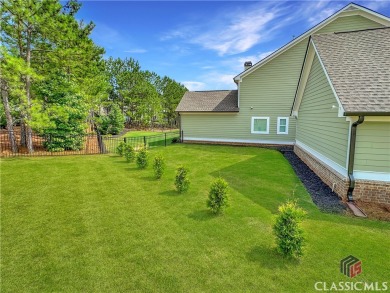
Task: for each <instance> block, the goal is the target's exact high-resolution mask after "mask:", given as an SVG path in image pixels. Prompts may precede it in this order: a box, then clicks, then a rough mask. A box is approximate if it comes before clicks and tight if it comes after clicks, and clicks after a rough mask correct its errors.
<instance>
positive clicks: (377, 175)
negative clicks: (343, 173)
mask: <svg viewBox="0 0 390 293" xmlns="http://www.w3.org/2000/svg"><path fill="white" fill-rule="evenodd" d="M353 176H354V177H355V179H356V180H370V181H385V182H390V173H385V172H371V171H360V170H356V171H354V172H353Z"/></svg>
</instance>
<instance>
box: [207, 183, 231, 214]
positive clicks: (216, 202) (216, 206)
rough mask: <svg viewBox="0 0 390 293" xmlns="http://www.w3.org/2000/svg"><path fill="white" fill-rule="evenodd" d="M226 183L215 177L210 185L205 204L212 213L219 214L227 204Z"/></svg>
mask: <svg viewBox="0 0 390 293" xmlns="http://www.w3.org/2000/svg"><path fill="white" fill-rule="evenodd" d="M227 191H228V184H227V182H226V181H225V180H224V179H222V178H217V179H216V180H215V181H214V182H213V183H212V184H211V187H210V192H209V199H208V200H207V206H208V207H209V208H210V210H211V211H212V212H213V213H214V214H219V213H222V212H223V211H224V209H225V208H226V207H227V206H228V192H227Z"/></svg>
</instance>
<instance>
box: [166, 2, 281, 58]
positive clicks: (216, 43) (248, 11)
mask: <svg viewBox="0 0 390 293" xmlns="http://www.w3.org/2000/svg"><path fill="white" fill-rule="evenodd" d="M279 4H280V3H277V4H274V3H272V2H261V3H260V4H255V5H252V6H249V7H248V6H246V7H245V10H244V9H242V8H237V9H236V10H235V11H228V12H224V13H220V14H217V15H216V16H215V17H214V18H213V19H212V20H206V21H200V23H201V24H195V25H193V24H189V25H181V26H180V28H179V29H175V30H172V31H170V32H167V33H165V34H164V35H163V36H162V37H161V38H160V39H161V40H162V41H166V40H171V39H182V40H184V42H186V43H189V44H195V45H198V46H201V47H203V48H204V49H207V50H212V51H215V52H217V53H218V55H220V56H224V55H232V54H238V53H243V52H246V51H247V50H249V49H250V48H252V47H253V46H255V45H257V44H259V43H261V42H264V41H266V40H267V39H268V38H269V35H270V33H271V32H272V31H273V25H272V23H273V21H274V20H276V19H277V18H278V17H279V16H280V15H281V11H282V10H283V9H282V8H280V5H279Z"/></svg>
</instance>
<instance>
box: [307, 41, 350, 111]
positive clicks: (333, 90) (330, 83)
mask: <svg viewBox="0 0 390 293" xmlns="http://www.w3.org/2000/svg"><path fill="white" fill-rule="evenodd" d="M311 44H312V45H313V48H314V50H315V52H316V54H317V58H318V60H319V61H320V64H321V67H322V70H323V71H324V73H325V76H326V79H327V80H328V83H329V85H330V87H331V89H332V92H333V94H334V96H335V97H336V100H337V103H338V104H339V109H338V110H339V112H338V117H345V116H344V112H345V111H344V108H343V105H342V104H341V102H340V99H339V96H338V95H337V92H336V90H335V88H334V86H333V83H332V80H331V79H330V77H329V74H328V71H326V68H325V65H324V63H323V62H322V60H321V56H320V54H318V51H317V48H316V45H315V44H314V42H313V40H311Z"/></svg>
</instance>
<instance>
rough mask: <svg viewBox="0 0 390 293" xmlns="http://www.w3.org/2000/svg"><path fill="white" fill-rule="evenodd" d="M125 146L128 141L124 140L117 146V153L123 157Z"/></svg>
mask: <svg viewBox="0 0 390 293" xmlns="http://www.w3.org/2000/svg"><path fill="white" fill-rule="evenodd" d="M125 146H126V143H124V142H123V141H122V142H120V143H119V144H118V146H117V147H116V153H117V154H118V155H120V156H121V157H123V149H124V147H125Z"/></svg>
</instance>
